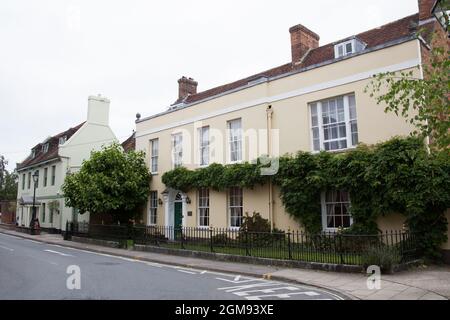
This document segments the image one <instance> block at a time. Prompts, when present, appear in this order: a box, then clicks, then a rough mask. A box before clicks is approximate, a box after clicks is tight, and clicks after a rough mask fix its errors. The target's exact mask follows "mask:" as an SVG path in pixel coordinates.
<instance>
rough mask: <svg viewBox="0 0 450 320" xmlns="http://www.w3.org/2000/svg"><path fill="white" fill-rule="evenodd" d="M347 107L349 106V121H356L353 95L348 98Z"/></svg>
mask: <svg viewBox="0 0 450 320" xmlns="http://www.w3.org/2000/svg"><path fill="white" fill-rule="evenodd" d="M348 105H349V112H350V120H355V119H356V101H355V96H354V95H350V96H348Z"/></svg>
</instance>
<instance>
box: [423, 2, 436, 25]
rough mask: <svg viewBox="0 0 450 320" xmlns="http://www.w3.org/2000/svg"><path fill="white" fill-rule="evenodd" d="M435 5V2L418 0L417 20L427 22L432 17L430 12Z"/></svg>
mask: <svg viewBox="0 0 450 320" xmlns="http://www.w3.org/2000/svg"><path fill="white" fill-rule="evenodd" d="M435 3H436V0H419V20H420V21H423V20H427V19H430V18H431V17H433V14H432V13H431V10H433V7H434V5H435Z"/></svg>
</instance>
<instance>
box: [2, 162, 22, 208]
mask: <svg viewBox="0 0 450 320" xmlns="http://www.w3.org/2000/svg"><path fill="white" fill-rule="evenodd" d="M7 164H8V161H6V159H5V158H4V157H3V156H1V155H0V200H16V198H17V181H18V177H17V172H16V171H14V172H11V173H10V172H8V170H7V169H6V165H7Z"/></svg>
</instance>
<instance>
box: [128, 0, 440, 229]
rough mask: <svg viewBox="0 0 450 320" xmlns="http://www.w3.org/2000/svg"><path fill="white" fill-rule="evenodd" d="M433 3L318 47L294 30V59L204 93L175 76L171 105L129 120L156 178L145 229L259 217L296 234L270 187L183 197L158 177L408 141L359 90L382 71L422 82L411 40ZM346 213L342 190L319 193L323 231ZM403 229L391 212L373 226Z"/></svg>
mask: <svg viewBox="0 0 450 320" xmlns="http://www.w3.org/2000/svg"><path fill="white" fill-rule="evenodd" d="M433 4H434V1H419V5H420V13H419V14H415V15H412V16H408V17H405V18H403V19H400V20H397V21H394V22H392V23H389V24H386V25H384V26H381V27H379V28H377V29H373V30H369V31H367V32H363V33H361V34H357V35H352V36H350V37H348V38H346V39H342V40H339V41H336V42H334V43H330V44H327V45H323V46H320V45H319V36H318V35H317V34H315V33H314V32H312V31H310V30H309V29H307V28H306V27H304V26H302V25H297V26H294V27H292V28H291V29H290V30H289V31H290V34H291V51H292V61H290V62H288V63H287V64H285V65H282V66H279V67H276V68H273V69H271V70H267V71H264V72H261V73H259V74H257V75H254V76H251V77H248V78H245V79H242V80H239V81H236V82H233V83H229V84H226V85H224V86H220V87H217V88H213V89H210V90H207V91H203V92H197V82H195V81H194V80H193V79H191V78H186V77H183V78H181V79H180V80H179V81H178V82H179V96H178V100H177V101H176V102H175V104H173V105H172V106H170V107H169V108H168V110H167V111H165V112H163V113H160V114H156V115H153V116H149V117H145V118H138V119H137V120H136V150H143V151H145V152H146V155H147V163H148V166H149V168H150V170H151V172H152V173H153V180H152V182H151V189H152V190H153V191H152V192H151V195H150V199H149V201H148V205H147V210H146V212H145V215H144V216H145V219H146V222H147V224H148V225H165V226H188V227H201V228H203V227H206V228H207V227H209V226H213V227H218V228H238V227H239V226H240V224H241V223H242V217H243V215H244V214H245V213H246V212H248V213H250V214H251V213H253V212H255V211H256V212H259V213H261V215H262V216H263V217H265V218H267V219H269V220H270V222H271V223H272V225H273V226H275V227H277V228H279V229H284V230H287V229H289V228H290V229H291V230H299V229H301V228H302V226H301V225H299V224H298V222H297V221H294V220H293V219H292V218H291V217H290V216H289V215H288V214H287V213H286V212H285V209H284V207H283V204H282V202H281V200H280V198H279V191H278V190H277V188H276V187H274V186H271V185H265V186H262V187H256V188H255V189H253V190H247V189H240V188H232V189H230V190H228V192H216V191H213V190H210V189H202V190H195V191H191V192H189V193H183V192H181V191H179V190H171V189H167V188H166V186H165V185H164V184H163V183H162V181H161V176H162V175H163V174H164V173H165V172H167V171H170V170H172V169H173V168H176V167H179V166H184V167H187V168H188V169H196V168H199V167H202V166H208V165H209V164H211V163H214V162H216V163H222V164H231V163H237V162H245V161H252V160H254V159H255V158H257V157H259V156H261V155H265V154H269V155H271V156H277V155H284V154H286V153H296V152H298V151H300V150H302V151H310V152H318V151H321V150H326V151H330V152H342V151H345V150H350V149H352V148H354V147H356V145H357V144H358V143H361V142H363V143H366V144H375V143H378V142H382V141H386V140H388V139H390V138H392V137H394V136H407V135H409V134H410V132H411V131H412V129H413V127H412V126H411V125H410V124H408V123H406V122H405V120H404V119H403V118H401V117H397V116H395V115H394V114H386V113H385V112H384V108H383V106H378V105H377V104H376V102H375V101H374V99H373V98H370V96H369V95H368V94H366V93H364V89H365V87H366V86H367V85H368V84H369V82H370V81H371V77H372V76H373V75H375V74H377V73H381V72H387V71H410V70H412V71H413V72H414V76H415V77H418V78H420V77H422V76H423V74H422V70H421V69H420V68H416V67H417V66H421V65H422V57H423V55H424V54H425V53H426V52H427V51H428V50H429V44H428V43H426V41H425V40H424V39H422V38H421V37H418V36H417V34H416V32H417V31H418V29H419V28H421V27H423V26H426V27H436V28H437V27H439V24H437V23H436V20H435V19H434V17H433V16H432V14H431V9H432V6H433ZM213 144H214V146H213ZM349 205H350V199H349V196H348V194H346V193H345V192H343V191H342V192H334V193H333V192H329V193H325V194H324V195H323V199H322V208H323V209H322V217H323V218H322V222H323V228H324V229H325V230H334V229H336V228H338V227H341V226H343V227H348V226H350V225H351V223H352V218H351V215H350V213H349V212H348V208H349ZM327 212H328V214H327ZM330 212H332V214H329V213H330ZM403 222H404V220H403V218H402V217H401V216H399V215H395V214H393V215H391V216H387V217H385V218H383V219H380V221H379V227H380V229H396V230H399V229H401V228H402V226H403Z"/></svg>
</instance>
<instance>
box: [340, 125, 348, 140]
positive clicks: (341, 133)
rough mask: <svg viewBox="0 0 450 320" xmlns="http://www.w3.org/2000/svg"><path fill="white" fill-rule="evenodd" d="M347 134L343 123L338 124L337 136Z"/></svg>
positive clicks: (341, 136)
mask: <svg viewBox="0 0 450 320" xmlns="http://www.w3.org/2000/svg"><path fill="white" fill-rule="evenodd" d="M346 136H347V127H346V126H345V124H341V125H340V126H339V138H345V137H346Z"/></svg>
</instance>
